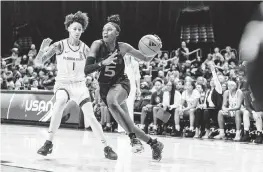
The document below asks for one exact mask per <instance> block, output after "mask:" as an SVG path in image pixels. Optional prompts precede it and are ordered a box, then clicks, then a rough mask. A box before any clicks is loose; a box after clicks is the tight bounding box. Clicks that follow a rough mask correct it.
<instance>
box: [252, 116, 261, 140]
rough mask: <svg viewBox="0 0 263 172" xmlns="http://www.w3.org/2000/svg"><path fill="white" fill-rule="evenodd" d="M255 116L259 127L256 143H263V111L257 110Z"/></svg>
mask: <svg viewBox="0 0 263 172" xmlns="http://www.w3.org/2000/svg"><path fill="white" fill-rule="evenodd" d="M253 117H254V119H255V121H256V127H257V137H256V139H255V143H257V144H260V143H263V124H262V123H263V121H262V119H263V112H255V113H254V114H253Z"/></svg>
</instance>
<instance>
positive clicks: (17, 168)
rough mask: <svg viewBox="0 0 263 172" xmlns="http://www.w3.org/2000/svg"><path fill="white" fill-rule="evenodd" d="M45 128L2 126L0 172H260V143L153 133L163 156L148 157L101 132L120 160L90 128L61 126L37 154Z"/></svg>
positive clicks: (121, 136)
mask: <svg viewBox="0 0 263 172" xmlns="http://www.w3.org/2000/svg"><path fill="white" fill-rule="evenodd" d="M46 131H47V128H45V127H36V126H33V127H31V126H20V125H4V124H2V125H1V168H2V169H1V171H4V172H25V171H29V172H33V171H34V172H39V171H54V172H78V171H80V172H84V171H85V172H263V145H254V144H242V143H234V142H225V141H211V140H199V139H187V138H172V137H158V139H159V140H161V141H162V142H163V143H164V145H165V147H164V152H163V159H162V160H161V161H160V162H155V161H153V160H152V159H151V149H150V147H149V146H148V145H147V144H144V146H145V151H144V152H143V153H141V154H133V153H131V148H130V145H129V144H130V143H129V139H128V137H127V136H126V135H124V134H117V133H105V135H106V138H107V139H108V143H109V144H110V145H112V147H113V149H114V150H115V151H116V152H117V153H118V156H119V159H118V160H117V161H111V160H108V159H106V158H104V155H103V146H102V144H101V143H100V141H98V140H97V139H96V138H95V137H94V135H93V133H92V132H90V131H78V130H74V129H60V130H59V131H58V133H57V135H56V137H55V140H54V144H55V145H54V150H53V153H52V154H51V155H48V156H46V157H44V156H41V155H38V154H37V153H36V152H37V150H38V148H40V147H41V146H42V144H43V143H44V141H45V138H46Z"/></svg>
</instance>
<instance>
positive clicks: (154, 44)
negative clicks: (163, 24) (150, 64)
mask: <svg viewBox="0 0 263 172" xmlns="http://www.w3.org/2000/svg"><path fill="white" fill-rule="evenodd" d="M138 47H139V50H140V51H141V52H142V54H144V55H146V56H151V57H152V56H155V55H156V54H157V53H158V52H159V51H160V50H161V48H162V41H161V39H160V38H159V37H158V36H157V35H145V36H143V37H142V38H141V39H140V41H139V45H138Z"/></svg>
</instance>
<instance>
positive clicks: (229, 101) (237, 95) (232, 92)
mask: <svg viewBox="0 0 263 172" xmlns="http://www.w3.org/2000/svg"><path fill="white" fill-rule="evenodd" d="M243 99H244V98H243V93H242V91H241V90H240V89H237V83H236V82H234V81H228V90H227V91H225V92H224V95H223V106H222V109H221V110H220V111H219V113H218V124H219V128H220V129H219V135H217V136H215V137H214V138H215V139H223V138H224V137H225V132H224V126H225V118H233V117H234V118H235V123H236V136H235V138H234V140H235V141H240V139H241V131H240V129H241V115H242V111H241V105H242V102H243Z"/></svg>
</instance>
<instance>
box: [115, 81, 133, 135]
mask: <svg viewBox="0 0 263 172" xmlns="http://www.w3.org/2000/svg"><path fill="white" fill-rule="evenodd" d="M134 87H136V86H132V85H131V91H130V94H129V95H128V98H127V99H126V104H127V106H128V112H129V115H130V118H131V120H132V121H134V114H133V107H134V100H135V94H136V89H134ZM118 132H124V129H123V128H122V127H121V126H120V125H118Z"/></svg>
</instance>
